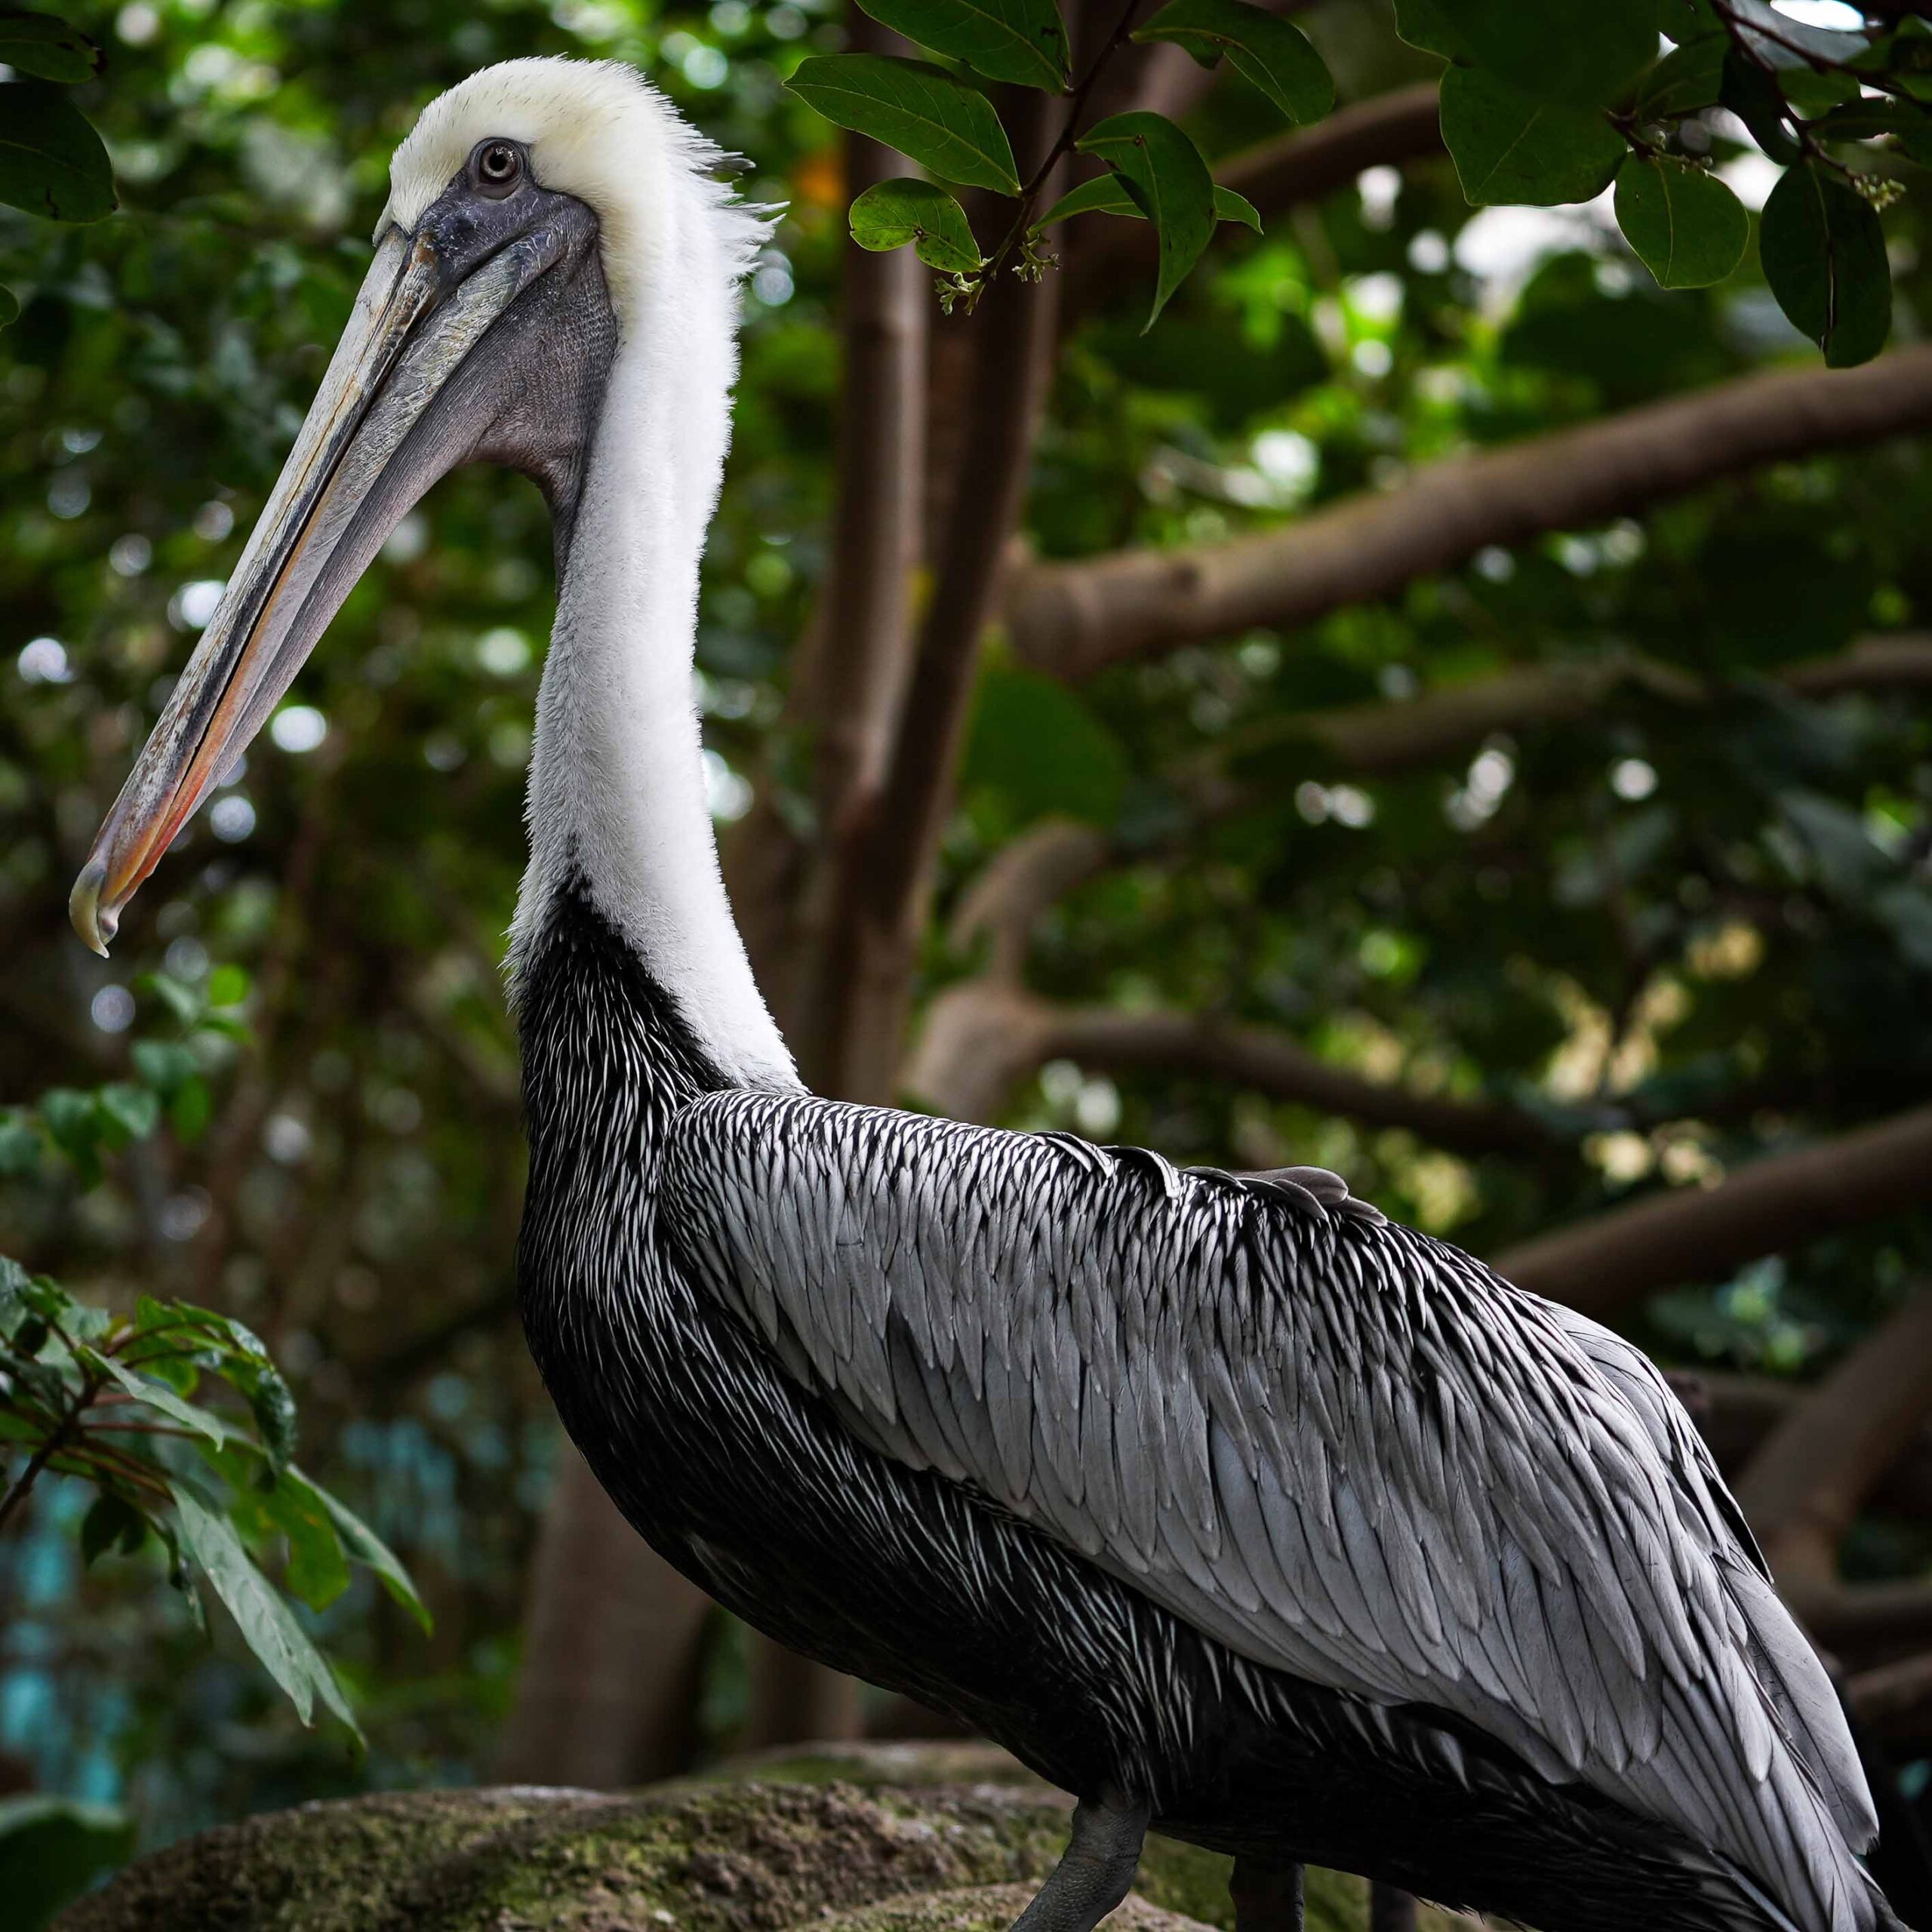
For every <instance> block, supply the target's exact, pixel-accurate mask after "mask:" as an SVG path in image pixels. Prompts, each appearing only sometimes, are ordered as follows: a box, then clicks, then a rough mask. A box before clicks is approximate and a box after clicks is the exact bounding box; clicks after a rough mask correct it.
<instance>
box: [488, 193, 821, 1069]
mask: <svg viewBox="0 0 1932 1932" xmlns="http://www.w3.org/2000/svg"><path fill="white" fill-rule="evenodd" d="M701 214H702V211H700V210H699V209H696V208H693V209H692V210H691V211H690V218H689V219H688V220H686V221H685V222H684V223H681V224H680V225H681V226H684V227H685V229H686V231H687V232H686V233H685V235H683V236H681V237H672V238H668V239H670V240H672V242H674V244H675V245H673V246H672V247H669V248H667V249H666V251H665V254H666V260H667V264H669V263H675V269H674V270H673V272H670V273H668V274H666V275H661V276H657V277H654V278H653V280H654V281H655V283H656V285H657V288H660V290H663V291H665V293H664V295H663V297H661V298H660V299H659V300H651V298H650V297H648V295H647V296H646V297H645V298H644V300H642V301H641V302H640V303H638V304H637V305H636V306H635V307H634V308H633V309H632V312H630V313H629V314H628V315H626V318H625V327H624V332H623V340H622V341H621V343H620V345H619V347H618V349H617V358H616V361H615V362H614V365H613V367H612V369H611V378H610V383H609V386H608V389H607V391H606V393H605V398H604V405H603V413H602V417H601V420H600V422H599V423H598V429H597V432H596V436H595V441H594V444H593V446H592V451H591V454H590V457H589V463H588V467H587V472H586V477H585V480H584V487H583V494H582V497H581V500H580V504H579V507H578V510H577V519H576V522H575V525H574V529H573V531H572V534H571V540H570V547H569V556H568V562H567V564H566V565H565V570H564V574H563V581H562V583H561V586H559V590H558V605H557V618H556V624H555V629H554V630H553V631H552V634H551V640H550V651H549V657H548V659H547V660H546V663H545V664H544V667H543V685H542V688H541V689H540V691H539V694H538V696H537V737H536V745H535V748H534V752H533V754H532V757H531V773H530V797H529V806H528V817H529V823H530V848H531V851H530V863H529V866H528V869H527V870H526V871H525V874H524V879H523V889H522V891H521V894H520V895H519V897H518V903H517V913H516V923H515V928H513V931H512V943H511V960H512V974H515V973H517V972H520V971H521V968H522V967H523V966H524V964H525V963H526V962H527V961H528V960H529V959H530V958H531V955H532V953H533V952H534V948H535V946H537V943H538V942H539V940H540V938H541V937H542V934H543V928H544V926H545V924H546V922H547V921H548V919H549V915H550V913H551V910H552V906H553V905H554V903H555V897H556V892H557V889H558V886H559V885H560V884H561V883H562V881H564V879H565V878H566V877H567V876H568V875H569V874H570V873H571V872H572V871H574V872H576V873H577V874H578V875H580V877H581V878H583V881H584V883H585V884H586V887H587V888H588V890H589V894H590V896H591V898H592V902H593V903H595V906H597V908H598V910H599V911H600V912H601V913H602V914H603V915H604V916H605V918H608V920H610V921H611V923H612V924H613V925H614V926H615V927H616V928H617V931H618V932H619V933H620V934H621V935H622V936H623V938H624V939H625V940H626V941H627V942H628V943H629V944H630V945H631V946H632V947H633V948H634V949H635V951H636V952H637V954H638V958H640V959H641V961H642V962H643V964H644V966H645V969H646V971H648V972H649V973H650V974H651V977H652V978H653V979H654V980H656V981H657V983H658V984H659V985H660V986H661V987H663V989H664V990H665V991H666V992H667V993H668V994H669V995H670V997H671V998H672V1001H674V1002H675V1004H676V1006H677V1007H678V1010H679V1011H680V1012H681V1014H682V1016H683V1017H684V1019H685V1022H686V1023H687V1024H688V1025H689V1026H690V1027H691V1030H692V1032H694V1034H695V1035H696V1036H697V1039H698V1041H699V1042H700V1044H702V1045H703V1047H704V1048H705V1049H706V1051H707V1052H708V1053H709V1055H710V1057H711V1058H712V1060H713V1061H714V1062H715V1063H716V1065H717V1066H718V1068H719V1069H720V1070H721V1072H724V1074H725V1075H727V1076H728V1078H731V1079H734V1080H737V1081H743V1082H745V1083H746V1084H756V1085H769V1084H773V1083H780V1084H786V1085H793V1084H796V1081H797V1075H796V1074H795V1072H794V1071H793V1069H792V1057H791V1055H790V1054H789V1052H788V1051H786V1046H785V1042H784V1041H783V1038H781V1037H780V1034H779V1031H778V1029H777V1025H776V1024H775V1023H774V1021H773V1020H772V1017H771V1013H770V1011H768V1009H767V1008H766V1006H765V1004H764V998H763V997H762V996H761V995H760V993H759V992H758V986H757V983H756V982H755V980H753V978H752V970H751V964H750V962H749V960H747V958H746V956H745V949H744V942H743V940H742V939H740V937H739V934H738V929H737V924H735V922H734V921H733V919H732V917H731V906H730V903H729V901H728V900H727V898H726V897H725V892H724V880H723V878H722V877H721V875H720V873H719V871H718V847H717V841H716V838H715V835H713V832H712V823H711V813H710V808H709V804H708V802H707V800H706V786H705V779H704V767H703V758H702V752H701V748H700V737H699V728H698V719H697V710H696V707H695V704H694V698H693V692H692V678H691V660H692V652H693V649H694V642H695V638H696V632H697V571H698V558H699V555H700V552H701V551H702V549H703V543H704V533H705V529H706V526H707V525H708V524H709V521H710V519H711V513H712V509H713V507H714V506H715V503H716V501H717V497H718V477H719V472H720V471H721V468H722V466H723V463H724V448H725V444H726V441H727V439H728V436H729V434H730V410H731V403H730V392H731V382H732V379H733V377H734V374H736V365H737V348H736V341H735V334H736V328H735V325H736V320H737V317H736V312H735V311H736V306H737V303H736V295H735V291H734V288H733V285H732V280H731V274H730V272H729V271H728V268H727V267H726V265H725V264H724V261H723V260H722V259H721V258H720V259H719V260H718V263H716V264H715V266H716V269H717V272H716V273H715V275H714V274H712V273H711V272H709V271H710V270H711V269H712V266H713V264H712V262H711V260H709V256H708V254H707V251H706V242H707V241H709V235H708V234H707V233H706V227H707V224H706V223H704V222H703V220H702V219H701V218H700V217H701Z"/></svg>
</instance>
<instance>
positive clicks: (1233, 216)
mask: <svg viewBox="0 0 1932 1932" xmlns="http://www.w3.org/2000/svg"><path fill="white" fill-rule="evenodd" d="M1214 219H1215V220H1217V221H1238V222H1239V223H1241V226H1242V227H1244V228H1251V229H1254V232H1255V233H1256V234H1257V235H1259V234H1260V232H1261V211H1260V209H1259V208H1257V207H1256V206H1255V205H1254V203H1253V202H1251V201H1250V200H1249V199H1248V198H1247V196H1246V195H1238V194H1236V193H1235V191H1234V190H1233V189H1232V188H1223V186H1221V184H1220V183H1219V182H1218V181H1217V182H1216V183H1214Z"/></svg>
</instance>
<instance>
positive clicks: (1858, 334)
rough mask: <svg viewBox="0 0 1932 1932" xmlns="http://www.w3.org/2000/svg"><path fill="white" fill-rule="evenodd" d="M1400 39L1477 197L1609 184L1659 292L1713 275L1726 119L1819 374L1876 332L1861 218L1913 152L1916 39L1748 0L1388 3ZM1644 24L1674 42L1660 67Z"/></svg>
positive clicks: (1871, 260)
mask: <svg viewBox="0 0 1932 1932" xmlns="http://www.w3.org/2000/svg"><path fill="white" fill-rule="evenodd" d="M1396 20H1397V23H1398V29H1399V31H1400V32H1401V35H1402V36H1403V38H1404V39H1406V40H1407V41H1409V42H1411V44H1412V45H1415V46H1417V47H1420V48H1424V49H1426V50H1427V51H1429V52H1431V53H1435V54H1441V55H1442V56H1444V57H1445V58H1447V60H1448V61H1449V62H1450V63H1451V64H1450V66H1449V67H1448V69H1447V72H1445V73H1444V75H1443V78H1442V90H1441V91H1442V133H1443V139H1444V143H1445V144H1446V146H1447V148H1448V149H1449V152H1450V154H1451V157H1452V158H1454V162H1455V164H1456V168H1457V175H1458V177H1459V178H1460V181H1461V183H1462V186H1463V192H1464V193H1465V194H1466V195H1467V196H1468V198H1469V201H1470V202H1472V203H1473V204H1476V205H1489V204H1493V203H1497V202H1516V203H1524V204H1528V205H1533V206H1547V205H1551V204H1553V203H1558V202H1580V201H1586V200H1589V198H1592V196H1594V195H1598V194H1599V193H1601V192H1602V191H1603V190H1604V189H1605V188H1607V187H1608V186H1610V185H1611V183H1612V182H1613V181H1614V183H1615V184H1616V211H1617V223H1618V225H1619V226H1620V227H1621V229H1623V235H1624V238H1625V239H1626V241H1628V242H1629V244H1630V245H1631V247H1632V249H1634V250H1635V252H1636V254H1637V255H1638V257H1639V258H1640V259H1641V260H1642V262H1643V263H1644V266H1646V267H1647V268H1648V269H1650V271H1651V273H1652V274H1653V275H1654V276H1655V277H1656V278H1657V283H1658V285H1659V286H1660V287H1661V288H1704V287H1706V286H1708V285H1710V284H1712V283H1713V282H1717V281H1722V280H1723V279H1724V278H1725V277H1726V276H1727V275H1729V274H1730V272H1732V271H1733V270H1734V269H1735V268H1736V267H1737V265H1738V263H1740V261H1741V260H1743V256H1744V254H1745V251H1746V248H1748V246H1749V242H1750V228H1751V224H1750V220H1749V216H1748V215H1747V214H1746V211H1745V209H1744V208H1743V205H1742V204H1741V203H1740V202H1739V200H1738V198H1737V195H1735V194H1734V192H1732V190H1731V189H1730V187H1729V186H1727V184H1726V183H1724V181H1722V180H1720V179H1718V177H1717V176H1716V175H1715V174H1713V173H1712V171H1711V161H1712V153H1711V139H1710V127H1709V122H1708V118H1707V117H1708V116H1709V113H1710V112H1711V111H1712V110H1713V109H1718V108H1720V107H1721V108H1725V109H1729V110H1730V112H1732V113H1734V115H1737V118H1738V119H1739V120H1740V121H1741V122H1743V125H1744V126H1745V127H1746V128H1747V129H1748V130H1749V133H1750V135H1751V137H1752V140H1753V141H1754V142H1755V143H1756V145H1757V146H1758V148H1759V149H1760V150H1761V152H1763V153H1764V155H1766V156H1767V158H1769V159H1770V160H1771V161H1774V162H1777V164H1778V165H1779V166H1780V168H1783V169H1784V170H1785V172H1784V173H1783V175H1782V176H1781V177H1780V179H1779V180H1778V183H1777V186H1775V187H1774V189H1772V191H1771V192H1770V197H1769V198H1768V199H1767V202H1765V204H1764V212H1763V217H1762V220H1761V225H1760V229H1759V235H1758V251H1759V256H1760V259H1761V262H1762V264H1763V268H1764V276H1765V279H1766V281H1767V283H1768V284H1769V285H1770V289H1771V292H1772V294H1774V296H1775V297H1776V298H1777V302H1778V305H1779V306H1780V308H1781V309H1783V311H1784V312H1785V314H1786V316H1787V317H1788V318H1789V319H1790V320H1791V321H1792V323H1793V324H1794V325H1795V326H1796V327H1797V328H1798V329H1800V330H1801V331H1803V333H1804V334H1806V335H1807V336H1808V337H1810V339H1811V340H1813V341H1814V342H1815V343H1817V344H1818V346H1819V347H1820V349H1822V350H1823V352H1824V357H1825V360H1826V362H1827V363H1828V364H1829V365H1831V366H1832V367H1833V368H1841V367H1845V366H1848V365H1851V364H1854V363H1857V362H1863V361H1868V360H1869V359H1870V358H1871V357H1872V356H1873V355H1876V354H1877V353H1878V351H1879V349H1881V348H1882V347H1883V346H1884V342H1885V339H1886V337H1887V334H1889V332H1890V325H1891V278H1890V269H1889V267H1888V265H1887V259H1886V253H1885V242H1884V232H1883V229H1882V228H1881V224H1880V222H1879V219H1878V210H1879V209H1880V208H1883V207H1884V206H1886V205H1888V204H1889V203H1890V202H1891V201H1893V200H1894V199H1895V198H1897V195H1898V193H1899V192H1900V184H1899V183H1898V181H1897V178H1896V176H1895V174H1894V172H1893V170H1894V166H1895V164H1897V162H1901V161H1902V162H1907V163H1911V164H1915V165H1924V163H1926V162H1928V161H1932V114H1928V111H1927V105H1928V101H1932V29H1928V28H1927V25H1926V23H1924V21H1922V20H1918V19H1915V18H1903V19H1900V20H1897V21H1894V22H1890V23H1887V25H1885V26H1884V27H1882V28H1874V29H1867V30H1864V31H1860V32H1845V31H1841V30H1838V29H1823V28H1818V27H1813V26H1805V25H1803V24H1801V23H1798V22H1796V21H1795V20H1792V19H1791V18H1789V17H1788V16H1787V15H1785V14H1781V13H1780V12H1778V11H1777V10H1776V9H1775V8H1773V7H1772V6H1770V5H1769V4H1767V0H1664V4H1663V5H1662V7H1661V8H1660V7H1659V6H1658V5H1657V0H1549V4H1547V5H1544V4H1537V5H1524V4H1522V0H1398V5H1397V7H1396ZM1660 32H1661V33H1662V34H1663V35H1666V36H1667V37H1668V38H1669V40H1670V41H1671V42H1674V43H1675V45H1672V46H1671V47H1670V48H1669V51H1666V52H1665V53H1663V54H1662V55H1661V56H1659V55H1658V53H1657V47H1658V35H1659V33H1660Z"/></svg>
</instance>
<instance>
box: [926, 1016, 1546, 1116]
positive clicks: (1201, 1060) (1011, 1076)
mask: <svg viewBox="0 0 1932 1932" xmlns="http://www.w3.org/2000/svg"><path fill="white" fill-rule="evenodd" d="M1048 1060H1077V1061H1078V1062H1079V1063H1080V1064H1081V1066H1087V1067H1092V1068H1095V1069H1102V1070H1105V1071H1106V1072H1115V1073H1119V1072H1139V1071H1146V1070H1151V1071H1154V1072H1169V1073H1180V1074H1192V1075H1199V1076H1200V1077H1201V1078H1204V1079H1211V1080H1221V1081H1227V1082H1229V1084H1232V1085H1235V1086H1238V1087H1241V1088H1247V1090H1248V1091H1251V1092H1253V1093H1257V1094H1266V1095H1267V1096H1269V1097H1270V1098H1271V1099H1273V1100H1292V1101H1295V1102H1297V1103H1300V1104H1302V1105H1303V1106H1311V1107H1317V1108H1319V1109H1321V1110H1322V1111H1323V1112H1326V1113H1333V1114H1343V1115H1347V1116H1348V1117H1349V1118H1351V1119H1353V1120H1359V1121H1365V1122H1367V1124H1370V1125H1371V1126H1374V1127H1398V1128H1407V1130H1408V1131H1410V1132H1411V1133H1413V1134H1417V1135H1418V1136H1419V1137H1420V1138H1422V1139H1423V1140H1427V1141H1429V1142H1430V1143H1432V1145H1434V1146H1438V1147H1446V1148H1448V1149H1451V1150H1452V1151H1453V1152H1457V1153H1463V1154H1470V1155H1481V1154H1497V1153H1505V1154H1518V1155H1521V1154H1546V1153H1547V1152H1549V1149H1550V1148H1551V1146H1552V1144H1553V1143H1552V1137H1551V1134H1550V1133H1549V1130H1548V1129H1547V1128H1546V1127H1544V1126H1543V1124H1542V1123H1541V1122H1540V1121H1537V1120H1536V1119H1535V1118H1533V1117H1532V1116H1531V1115H1527V1114H1524V1113H1521V1112H1518V1111H1517V1110H1515V1109H1513V1108H1509V1107H1506V1106H1498V1105H1497V1104H1495V1103H1492V1102H1487V1101H1480V1100H1451V1099H1448V1098H1447V1097H1444V1096H1442V1095H1440V1094H1422V1093H1418V1092H1417V1091H1414V1089H1412V1088H1406V1087H1402V1086H1398V1085H1396V1084H1394V1083H1393V1082H1391V1081H1378V1080H1367V1079H1364V1078H1362V1077H1361V1075H1358V1074H1354V1073H1350V1072H1347V1071H1346V1069H1343V1068H1341V1067H1337V1066H1331V1064H1330V1063H1328V1062H1327V1061H1326V1060H1321V1059H1320V1058H1318V1057H1317V1056H1316V1055H1315V1054H1312V1053H1310V1052H1309V1050H1308V1049H1307V1048H1306V1047H1304V1046H1303V1045H1302V1044H1301V1043H1300V1041H1297V1040H1295V1039H1293V1038H1291V1037H1290V1036H1289V1035H1287V1034H1285V1033H1282V1032H1277V1031H1275V1029H1272V1028H1269V1027H1266V1026H1236V1025H1230V1024H1227V1023H1221V1022H1217V1021H1215V1020H1205V1019H1200V1018H1197V1017H1195V1016H1194V1015H1192V1014H1184V1013H1162V1012H1153V1013H1146V1012H1125V1011H1121V1010H1119V1009H1118V1008H1112V1007H1066V1006H1057V1005H1056V1004H1054V1002H1053V1001H1051V1000H1047V999H1043V998H1041V997H1040V996H1039V995H1038V994H1036V993H1032V992H1028V991H1026V989H1025V988H1024V987H1022V986H1016V985H1013V984H1011V983H1006V982H1004V981H1001V980H993V979H986V980H969V981H968V982H966V983H964V984H963V985H961V986H955V987H952V989H949V991H947V992H944V993H943V994H941V995H940V997H939V998H937V999H936V1000H935V1001H934V1002H933V1004H932V1007H931V1010H930V1011H929V1012H928V1014H927V1017H926V1023H925V1026H924V1030H923V1032H921V1035H920V1038H919V1043H918V1048H917V1049H916V1051H915V1053H914V1054H913V1057H912V1063H911V1065H910V1066H909V1069H907V1072H906V1086H907V1088H908V1089H909V1091H910V1092H911V1093H912V1094H914V1095H915V1097H917V1098H918V1100H920V1101H921V1103H923V1104H924V1105H926V1106H930V1107H932V1108H934V1109H936V1110H937V1111H938V1112H941V1113H946V1114H950V1115H952V1116H953V1117H954V1118H956V1119H960V1120H979V1121H989V1120H995V1119H997V1118H998V1116H999V1115H1000V1114H1001V1112H1003V1111H1004V1108H1005V1106H1006V1105H1007V1103H1008V1101H1009V1100H1011V1097H1012V1094H1013V1093H1014V1090H1015V1088H1017V1087H1018V1086H1019V1084H1020V1082H1021V1081H1023V1080H1024V1079H1026V1078H1028V1077H1029V1075H1032V1073H1033V1072H1035V1071H1036V1070H1037V1069H1038V1068H1039V1067H1041V1066H1043V1065H1044V1063H1046V1062H1047V1061H1048Z"/></svg>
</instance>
